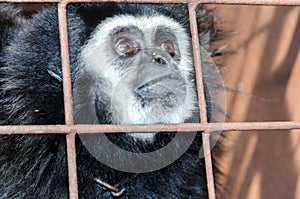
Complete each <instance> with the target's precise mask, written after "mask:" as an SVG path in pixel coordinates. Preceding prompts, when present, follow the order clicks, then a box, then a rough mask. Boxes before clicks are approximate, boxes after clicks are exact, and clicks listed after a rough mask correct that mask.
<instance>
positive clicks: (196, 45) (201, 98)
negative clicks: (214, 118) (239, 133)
mask: <svg viewBox="0 0 300 199" xmlns="http://www.w3.org/2000/svg"><path fill="white" fill-rule="evenodd" d="M197 7H198V3H190V4H188V8H189V19H190V28H191V35H192V47H193V55H194V66H195V77H196V87H197V97H198V107H199V114H200V121H201V123H202V124H206V123H207V108H206V100H205V95H204V82H203V74H202V62H201V51H200V42H199V32H198V26H197V16H196V8H197ZM209 137H210V135H209V134H207V133H205V132H204V133H202V146H203V152H204V155H205V156H204V159H205V171H206V181H207V190H208V198H209V199H215V198H216V194H215V185H214V176H213V169H212V159H211V152H210V142H209V140H210V139H209Z"/></svg>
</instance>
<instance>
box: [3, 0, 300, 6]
mask: <svg viewBox="0 0 300 199" xmlns="http://www.w3.org/2000/svg"><path fill="white" fill-rule="evenodd" d="M0 2H12V3H59V2H64V3H66V4H67V3H71V2H72V3H75V2H77V3H83V2H116V3H121V2H127V3H130V2H131V3H185V4H188V3H191V4H231V5H274V6H276V5H277V6H279V5H282V6H297V5H298V6H299V5H300V1H299V0H0Z"/></svg>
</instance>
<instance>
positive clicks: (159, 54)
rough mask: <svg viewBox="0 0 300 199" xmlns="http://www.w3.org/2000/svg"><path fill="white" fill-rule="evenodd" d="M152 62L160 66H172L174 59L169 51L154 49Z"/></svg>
mask: <svg viewBox="0 0 300 199" xmlns="http://www.w3.org/2000/svg"><path fill="white" fill-rule="evenodd" d="M152 62H153V63H155V64H156V65H160V66H170V65H171V63H172V60H171V56H170V55H169V54H168V53H166V52H164V51H161V50H156V49H155V50H153V51H152Z"/></svg>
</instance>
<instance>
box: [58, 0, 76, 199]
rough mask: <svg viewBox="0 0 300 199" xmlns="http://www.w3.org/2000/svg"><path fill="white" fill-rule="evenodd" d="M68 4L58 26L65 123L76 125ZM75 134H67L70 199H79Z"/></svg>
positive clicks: (61, 7)
mask: <svg viewBox="0 0 300 199" xmlns="http://www.w3.org/2000/svg"><path fill="white" fill-rule="evenodd" d="M66 6H67V3H66V2H64V1H61V2H60V3H59V4H58V21H59V23H58V26H59V38H60V50H61V63H62V76H63V92H64V114H65V123H66V125H74V119H73V100H72V83H71V72H70V60H69V47H68V30H67V13H66ZM75 135H76V134H75V131H71V132H70V133H68V134H67V135H66V145H67V158H68V176H69V198H70V199H78V183H77V164H76V144H75Z"/></svg>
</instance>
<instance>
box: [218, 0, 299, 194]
mask: <svg viewBox="0 0 300 199" xmlns="http://www.w3.org/2000/svg"><path fill="white" fill-rule="evenodd" d="M215 8H216V11H217V13H218V17H219V20H221V21H222V22H224V23H223V24H221V26H224V27H226V28H228V29H229V30H232V31H234V32H235V34H234V35H233V36H231V37H230V38H229V39H228V40H226V41H222V42H223V43H224V44H226V45H227V46H228V48H231V49H236V50H237V53H236V54H235V55H229V56H226V57H225V58H224V59H225V62H224V63H223V64H222V65H223V69H222V70H223V74H225V75H224V76H223V80H224V82H225V84H226V85H227V86H229V87H230V88H233V89H238V90H239V91H241V93H234V92H227V93H226V95H227V113H228V114H229V118H228V121H231V122H243V121H300V51H299V46H300V7H296V6H294V7H292V6H276V7H275V6H268V7H267V6H228V5H226V6H215ZM225 135H226V139H225V140H224V144H225V147H224V150H225V153H224V154H223V156H222V158H221V160H220V162H221V165H222V167H223V170H224V173H225V180H224V183H223V184H224V188H225V189H226V190H227V193H228V194H227V195H226V196H224V194H221V195H222V196H219V198H231V199H292V198H300V130H293V131H260V132H237V131H236V132H225Z"/></svg>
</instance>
